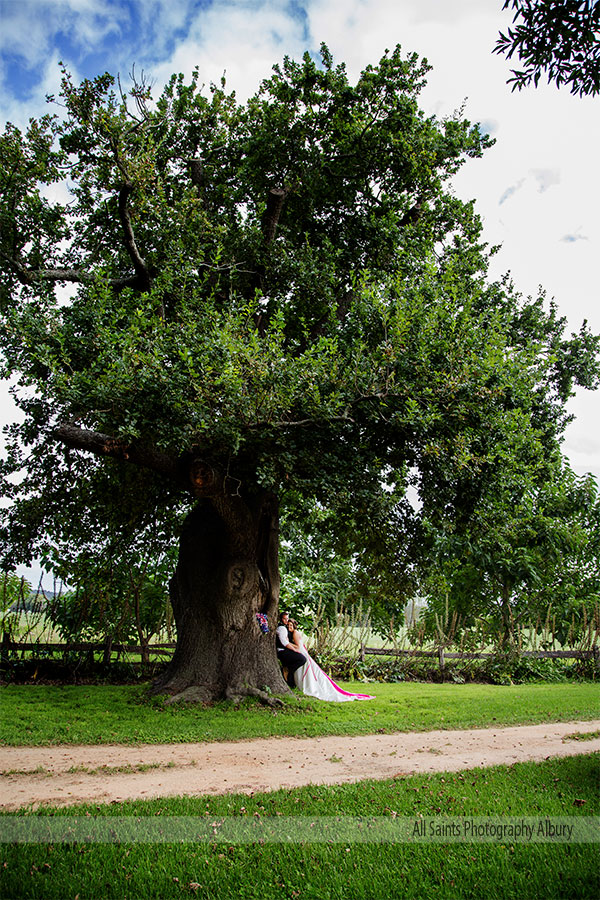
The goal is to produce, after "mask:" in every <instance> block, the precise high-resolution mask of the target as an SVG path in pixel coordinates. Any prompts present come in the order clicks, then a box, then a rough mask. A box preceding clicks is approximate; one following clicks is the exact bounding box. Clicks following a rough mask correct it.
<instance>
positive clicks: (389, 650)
mask: <svg viewBox="0 0 600 900" xmlns="http://www.w3.org/2000/svg"><path fill="white" fill-rule="evenodd" d="M174 649H175V644H174V643H166V644H145V645H144V646H143V647H142V646H140V645H139V644H117V643H112V641H110V640H106V641H104V642H101V643H75V642H71V643H68V642H67V643H62V644H61V643H51V644H41V643H40V644H38V643H23V642H19V641H12V640H11V639H10V638H9V636H8V635H7V634H6V633H5V634H4V635H3V638H2V642H1V643H0V656H1V658H2V661H3V662H5V661H7V660H8V655H9V653H10V652H11V651H17V652H18V651H21V652H22V653H26V652H31V653H35V652H37V653H39V652H46V653H63V654H65V653H70V652H74V653H87V654H89V655H90V656H93V654H94V653H102V654H103V657H104V661H105V662H110V658H111V656H112V654H113V653H117V654H121V653H127V654H140V656H141V658H142V661H148V658H149V654H150V653H152V654H160V655H164V656H167V655H169V652H170V651H172V650H174ZM366 656H388V657H390V656H391V657H394V656H395V657H399V658H401V657H410V658H413V657H420V658H429V659H437V660H438V664H439V667H440V669H443V668H444V667H445V665H446V661H447V660H450V659H460V660H469V659H492V658H495V659H499V658H500V659H501V658H503V657H504V658H507V657H509V656H510V654H508V653H491V652H486V651H482V652H479V653H474V652H467V651H464V652H462V651H461V652H451V651H448V650H446V649H445V648H444V647H437V648H436V649H435V650H396V649H395V648H393V647H367V646H366V645H365V644H361V646H360V650H359V659H360V661H361V662H364V660H365V657H366ZM518 656H519V657H520V658H524V659H592V660H594V663H595V668H596V669H597V670H598V671H599V672H600V647H599V646H598V645H595V646H594V647H591V648H590V649H589V650H524V651H522V652H521V653H519V654H518Z"/></svg>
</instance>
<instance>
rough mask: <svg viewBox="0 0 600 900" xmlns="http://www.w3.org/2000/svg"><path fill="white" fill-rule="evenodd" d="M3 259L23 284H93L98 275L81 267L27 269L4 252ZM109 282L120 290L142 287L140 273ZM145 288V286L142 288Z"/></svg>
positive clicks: (111, 279) (112, 279)
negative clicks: (38, 282)
mask: <svg viewBox="0 0 600 900" xmlns="http://www.w3.org/2000/svg"><path fill="white" fill-rule="evenodd" d="M2 260H3V262H5V263H6V264H7V265H8V266H9V267H10V268H11V269H12V270H13V272H14V273H15V275H16V276H17V278H18V279H19V281H20V282H21V284H25V285H31V284H33V283H34V282H36V281H50V282H58V281H68V282H71V283H72V284H91V283H92V282H93V281H95V280H96V276H95V275H93V274H92V273H90V272H83V271H82V270H81V269H27V268H25V266H24V265H23V264H22V263H20V262H19V261H18V260H17V259H13V258H12V257H10V256H6V254H2ZM108 284H110V286H111V287H113V288H115V290H117V291H120V290H123V288H126V287H140V279H139V276H138V275H125V276H124V277H123V278H109V279H108ZM142 289H143V288H142Z"/></svg>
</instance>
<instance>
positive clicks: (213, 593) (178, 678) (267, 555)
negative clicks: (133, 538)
mask: <svg viewBox="0 0 600 900" xmlns="http://www.w3.org/2000/svg"><path fill="white" fill-rule="evenodd" d="M201 466H202V464H201ZM192 481H193V483H195V484H196V487H197V490H196V493H197V495H198V494H199V495H200V499H199V500H198V503H197V505H196V506H195V507H194V509H193V510H192V511H191V512H190V513H189V515H188V516H187V518H186V520H185V522H184V525H183V529H182V533H181V538H180V545H179V559H178V563H177V568H176V571H175V575H174V576H173V578H172V580H171V584H170V594H171V602H172V605H173V612H174V615H175V622H176V626H177V645H176V649H175V653H174V655H173V659H172V660H171V662H170V664H169V665H168V667H167V669H166V671H165V673H164V674H163V675H162V676H160V677H159V678H158V679H157V680H156V681H155V683H154V685H153V692H154V693H167V694H170V695H171V696H172V700H190V701H197V700H199V701H205V702H206V701H212V700H218V699H223V698H225V699H233V700H237V699H240V698H241V697H243V696H246V695H251V696H258V697H260V698H261V699H262V700H264V701H265V702H268V703H269V702H273V695H274V694H284V693H287V692H288V690H289V689H288V687H287V685H286V684H285V682H284V680H283V677H282V674H281V669H280V666H279V663H278V661H277V655H276V651H275V634H274V632H275V627H276V616H277V607H278V602H279V568H278V548H279V528H278V521H279V520H278V504H277V498H276V497H275V496H274V495H273V494H269V493H268V492H266V491H264V490H260V489H257V490H255V491H254V492H252V493H246V494H245V495H244V496H242V495H240V493H238V491H237V486H238V483H237V482H233V481H232V480H230V479H226V480H225V481H224V482H223V484H222V485H220V484H219V481H220V479H219V478H218V477H217V476H215V473H212V472H211V471H210V470H209V467H204V468H203V469H202V467H201V471H199V472H198V471H197V472H196V473H194V472H193V473H192ZM232 490H233V491H234V493H231V491H232ZM258 612H262V613H265V614H266V615H267V617H268V620H269V634H263V632H262V631H261V630H260V628H259V625H258V622H257V619H256V613H258ZM275 702H277V701H275Z"/></svg>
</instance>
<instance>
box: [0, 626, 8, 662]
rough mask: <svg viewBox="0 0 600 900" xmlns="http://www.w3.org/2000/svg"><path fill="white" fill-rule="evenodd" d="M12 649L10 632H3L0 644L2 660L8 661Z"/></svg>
mask: <svg viewBox="0 0 600 900" xmlns="http://www.w3.org/2000/svg"><path fill="white" fill-rule="evenodd" d="M9 650H10V634H9V633H8V631H4V632H3V633H2V644H1V645H0V661H1V662H2V663H7V662H8V651H9Z"/></svg>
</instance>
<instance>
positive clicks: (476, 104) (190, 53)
mask: <svg viewBox="0 0 600 900" xmlns="http://www.w3.org/2000/svg"><path fill="white" fill-rule="evenodd" d="M510 21H511V16H510V13H509V12H504V11H502V0H0V118H1V119H2V122H3V123H4V121H7V120H9V121H12V122H13V123H15V124H17V125H24V124H25V123H26V122H27V119H28V118H29V117H30V116H32V115H33V116H36V115H39V114H40V113H42V112H43V111H45V100H44V98H45V95H46V94H49V93H56V92H57V90H58V86H59V65H58V64H59V61H61V60H62V61H63V62H64V63H65V64H66V65H67V67H68V68H69V69H70V71H71V72H72V73H73V75H74V77H75V78H76V79H77V78H81V77H92V76H94V75H96V74H98V73H100V72H103V71H109V72H111V73H113V74H116V73H120V74H121V77H122V79H123V80H124V81H126V80H127V75H128V73H130V72H131V70H132V66H134V65H135V70H136V72H141V70H144V72H145V73H146V74H147V75H148V76H149V77H150V78H151V79H152V80H153V82H154V83H155V85H156V88H157V89H159V88H160V87H161V86H162V85H163V84H164V82H165V81H166V80H167V79H168V77H169V75H170V74H171V73H173V72H184V73H186V74H189V73H190V72H191V70H192V69H193V68H194V67H195V66H199V69H200V73H201V76H202V79H203V80H204V81H205V82H206V83H209V82H210V81H217V80H218V79H220V78H221V76H222V74H223V73H224V72H225V73H226V77H227V83H228V87H230V88H234V89H235V90H236V91H237V93H238V96H239V97H240V98H241V99H243V98H245V97H247V96H249V95H250V94H252V93H253V92H254V91H255V89H256V88H257V86H258V84H259V82H260V80H261V79H262V78H264V77H266V76H268V75H269V73H270V70H271V66H272V65H273V63H275V62H277V61H279V60H281V58H282V57H283V56H284V55H286V54H287V55H289V56H293V57H294V56H295V57H299V56H300V55H301V54H302V53H303V52H304V51H305V50H306V49H308V50H310V51H317V50H318V48H319V45H320V44H321V42H322V41H324V42H325V43H326V44H328V46H329V48H330V50H331V51H332V53H333V54H334V57H335V59H336V61H345V62H346V64H347V67H348V71H349V74H350V76H351V77H354V76H356V75H357V74H358V73H359V72H360V70H361V69H362V68H364V66H365V65H367V64H368V63H376V62H377V61H378V60H379V59H380V57H381V56H382V54H383V52H384V50H385V49H386V48H392V47H394V46H395V45H396V44H400V45H401V46H402V48H403V50H404V51H405V52H407V53H408V52H417V53H418V54H419V55H420V56H424V57H426V58H427V60H428V61H429V63H430V64H431V65H432V66H433V71H432V72H431V73H430V75H429V82H428V85H427V87H426V89H425V91H424V92H423V94H422V106H423V108H424V109H425V111H426V112H427V113H428V114H435V115H437V116H439V117H443V116H447V115H451V114H452V113H453V112H454V111H455V110H456V109H458V108H460V107H461V106H462V105H463V104H464V108H465V115H466V117H467V118H468V119H470V120H471V121H473V122H480V123H481V124H482V126H483V128H484V130H486V131H487V132H488V133H489V134H491V135H492V136H493V137H494V138H496V144H495V146H494V147H493V148H492V149H490V150H488V151H487V153H486V155H485V158H484V159H482V160H473V161H470V162H469V163H467V164H466V165H465V166H464V168H463V169H462V171H461V172H460V173H459V175H458V176H457V177H456V178H455V181H454V188H455V191H456V193H457V194H458V195H459V196H460V197H462V198H463V199H472V198H474V199H475V200H476V205H477V208H478V210H479V212H480V214H481V216H482V217H483V220H484V225H485V232H484V234H485V238H486V240H487V241H488V242H489V243H490V244H500V245H501V246H502V249H501V251H500V253H499V254H498V255H497V256H496V257H495V261H494V264H493V274H494V275H501V274H503V273H505V272H507V271H510V272H511V273H512V276H513V280H514V282H515V284H516V285H517V287H518V289H519V290H520V291H521V292H522V293H523V294H525V295H528V294H535V293H536V292H537V290H538V286H539V285H542V286H543V287H544V288H545V290H546V291H547V295H548V297H549V298H554V299H555V300H556V302H557V303H558V306H559V308H560V310H561V312H562V314H563V315H565V316H566V317H567V319H568V322H569V327H570V329H571V330H573V331H577V330H578V329H579V327H580V325H581V322H582V320H583V319H584V318H585V319H587V320H588V322H589V323H590V325H591V326H592V328H593V329H594V330H595V331H596V332H600V305H599V303H598V276H597V256H598V248H600V240H599V238H600V217H599V216H598V211H597V207H598V201H599V199H600V171H599V167H598V164H597V152H598V147H599V146H600V119H599V117H598V105H599V104H600V99H592V98H583V99H580V98H578V97H573V96H572V95H571V94H569V93H568V91H566V90H564V89H562V90H560V91H559V90H558V89H557V88H556V87H554V85H542V86H540V87H539V88H538V89H537V90H534V89H528V90H524V91H522V92H521V93H512V92H511V89H510V87H509V86H507V84H506V79H507V77H508V75H509V68H510V67H509V64H508V63H507V62H506V60H505V59H504V58H503V57H498V56H496V55H494V54H493V53H492V49H493V47H494V44H495V41H496V38H497V34H498V31H499V30H500V29H506V27H508V25H509V24H510ZM571 408H572V411H573V412H574V413H575V415H576V417H577V418H576V421H575V422H574V423H573V424H572V425H571V426H570V428H569V430H568V434H567V438H566V441H565V444H564V450H565V453H566V455H567V456H568V457H569V459H570V461H571V464H572V466H573V468H574V469H575V471H576V472H579V473H583V472H589V471H591V472H594V473H595V474H596V475H600V424H599V422H600V392H596V393H589V392H581V393H580V394H578V396H577V397H576V398H574V400H573V401H572V403H571ZM14 415H15V412H14V409H13V408H12V406H11V404H10V401H9V399H8V397H7V394H6V391H5V390H3V389H2V387H1V386H0V421H2V422H6V421H9V420H10V419H11V418H12V417H13V416H14Z"/></svg>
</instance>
